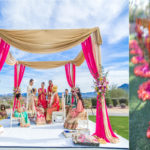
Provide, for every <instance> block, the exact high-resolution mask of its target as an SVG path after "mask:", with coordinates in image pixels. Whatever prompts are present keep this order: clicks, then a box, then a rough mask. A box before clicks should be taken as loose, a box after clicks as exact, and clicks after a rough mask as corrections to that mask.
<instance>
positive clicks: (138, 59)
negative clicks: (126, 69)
mask: <svg viewBox="0 0 150 150" xmlns="http://www.w3.org/2000/svg"><path fill="white" fill-rule="evenodd" d="M131 62H132V63H133V64H139V63H141V64H144V63H146V60H145V59H144V57H143V56H133V57H132V58H131Z"/></svg>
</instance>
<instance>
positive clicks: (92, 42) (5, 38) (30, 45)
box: [0, 27, 118, 143]
mask: <svg viewBox="0 0 150 150" xmlns="http://www.w3.org/2000/svg"><path fill="white" fill-rule="evenodd" d="M0 37H1V41H0V70H1V69H2V66H3V64H4V62H6V63H7V64H8V65H14V66H15V67H14V88H18V87H19V86H20V84H21V81H22V78H23V74H24V70H25V66H27V67H31V68H36V69H49V68H56V67H60V66H65V71H66V77H67V82H68V84H69V86H70V87H71V88H74V87H75V70H76V69H75V68H76V66H80V65H81V64H82V63H83V62H84V60H86V63H87V65H88V68H89V70H90V72H91V75H92V76H93V78H94V79H95V81H98V78H99V77H101V76H102V74H101V54H100V45H101V44H102V39H101V36H100V31H99V28H98V27H96V28H90V29H63V30H61V29H59V30H4V29H0ZM79 44H81V46H82V50H81V51H80V53H79V54H78V55H77V56H76V57H75V58H74V59H73V60H66V61H36V62H32V61H30V62H27V61H21V60H16V59H15V58H14V57H13V56H12V54H11V53H10V52H9V47H10V45H11V46H14V47H16V48H17V49H20V50H22V51H26V52H29V53H41V54H48V53H56V52H61V51H66V50H68V49H70V48H72V47H74V46H76V45H79ZM72 101H73V100H72ZM14 105H15V100H14ZM94 135H96V136H97V137H100V138H102V139H104V140H105V141H106V142H111V143H116V142H117V141H118V137H116V135H115V134H114V132H113V130H112V128H111V125H110V121H109V118H108V112H107V108H106V102H105V95H104V94H103V96H102V97H101V99H100V101H99V97H97V112H96V131H95V133H94Z"/></svg>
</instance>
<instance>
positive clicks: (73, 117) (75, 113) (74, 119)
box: [64, 89, 84, 130]
mask: <svg viewBox="0 0 150 150" xmlns="http://www.w3.org/2000/svg"><path fill="white" fill-rule="evenodd" d="M76 98H77V107H76V108H72V109H70V111H69V113H68V115H67V118H66V120H65V123H64V127H65V128H67V129H72V130H75V129H76V128H77V126H78V120H79V119H80V118H83V116H84V102H83V99H82V97H81V93H80V89H78V92H77V93H76Z"/></svg>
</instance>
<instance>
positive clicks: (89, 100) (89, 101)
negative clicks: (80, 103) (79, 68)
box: [84, 98, 91, 109]
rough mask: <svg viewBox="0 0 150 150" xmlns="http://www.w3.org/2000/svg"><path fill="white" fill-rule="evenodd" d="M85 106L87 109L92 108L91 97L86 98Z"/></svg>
mask: <svg viewBox="0 0 150 150" xmlns="http://www.w3.org/2000/svg"><path fill="white" fill-rule="evenodd" d="M84 107H85V108H86V109H88V108H90V107H91V99H90V98H89V99H84Z"/></svg>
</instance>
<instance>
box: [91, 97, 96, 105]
mask: <svg viewBox="0 0 150 150" xmlns="http://www.w3.org/2000/svg"><path fill="white" fill-rule="evenodd" d="M91 104H92V107H96V104H97V98H92V99H91Z"/></svg>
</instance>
